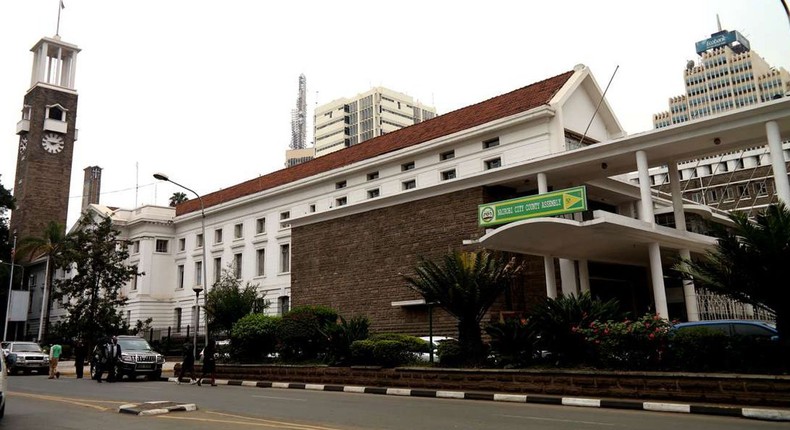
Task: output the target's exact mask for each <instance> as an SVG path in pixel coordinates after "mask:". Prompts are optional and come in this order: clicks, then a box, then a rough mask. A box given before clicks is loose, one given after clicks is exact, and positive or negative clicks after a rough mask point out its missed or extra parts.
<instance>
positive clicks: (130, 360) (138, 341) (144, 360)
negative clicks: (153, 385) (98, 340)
mask: <svg viewBox="0 0 790 430" xmlns="http://www.w3.org/2000/svg"><path fill="white" fill-rule="evenodd" d="M117 338H118V345H120V346H121V359H120V360H119V361H118V363H117V365H116V366H115V377H116V379H117V380H119V381H120V380H121V379H123V377H124V376H127V377H129V379H136V378H137V376H139V375H145V376H146V377H147V378H148V379H149V380H152V381H157V380H159V379H160V378H161V377H162V365H163V364H165V357H164V356H163V355H162V354H160V353H158V352H156V351H154V350H153V349H152V348H151V345H149V344H148V342H147V341H146V340H145V339H143V338H141V337H137V336H117ZM102 346H103V345H97V346H96V348H99V347H102ZM93 356H94V357H95V356H96V354H93ZM95 376H96V364H95V363H93V361H91V378H94V379H95Z"/></svg>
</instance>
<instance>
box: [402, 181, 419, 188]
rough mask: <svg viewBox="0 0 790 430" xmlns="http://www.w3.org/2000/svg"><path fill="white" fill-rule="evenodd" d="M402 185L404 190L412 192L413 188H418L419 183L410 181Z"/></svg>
mask: <svg viewBox="0 0 790 430" xmlns="http://www.w3.org/2000/svg"><path fill="white" fill-rule="evenodd" d="M401 185H402V186H403V189H404V190H410V189H412V188H417V181H415V180H414V179H410V180H408V181H403V183H402V184H401Z"/></svg>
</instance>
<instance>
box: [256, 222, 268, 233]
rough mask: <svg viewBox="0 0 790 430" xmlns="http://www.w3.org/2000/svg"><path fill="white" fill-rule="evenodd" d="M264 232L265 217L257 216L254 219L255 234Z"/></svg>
mask: <svg viewBox="0 0 790 430" xmlns="http://www.w3.org/2000/svg"><path fill="white" fill-rule="evenodd" d="M263 233H266V218H258V219H256V220H255V234H263Z"/></svg>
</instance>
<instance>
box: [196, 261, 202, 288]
mask: <svg viewBox="0 0 790 430" xmlns="http://www.w3.org/2000/svg"><path fill="white" fill-rule="evenodd" d="M195 285H203V262H202V261H196V262H195Z"/></svg>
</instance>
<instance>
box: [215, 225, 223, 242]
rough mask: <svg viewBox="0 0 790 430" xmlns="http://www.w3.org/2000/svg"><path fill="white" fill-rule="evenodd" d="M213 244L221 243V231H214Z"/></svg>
mask: <svg viewBox="0 0 790 430" xmlns="http://www.w3.org/2000/svg"><path fill="white" fill-rule="evenodd" d="M214 243H222V229H221V228H218V229H216V230H214Z"/></svg>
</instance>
